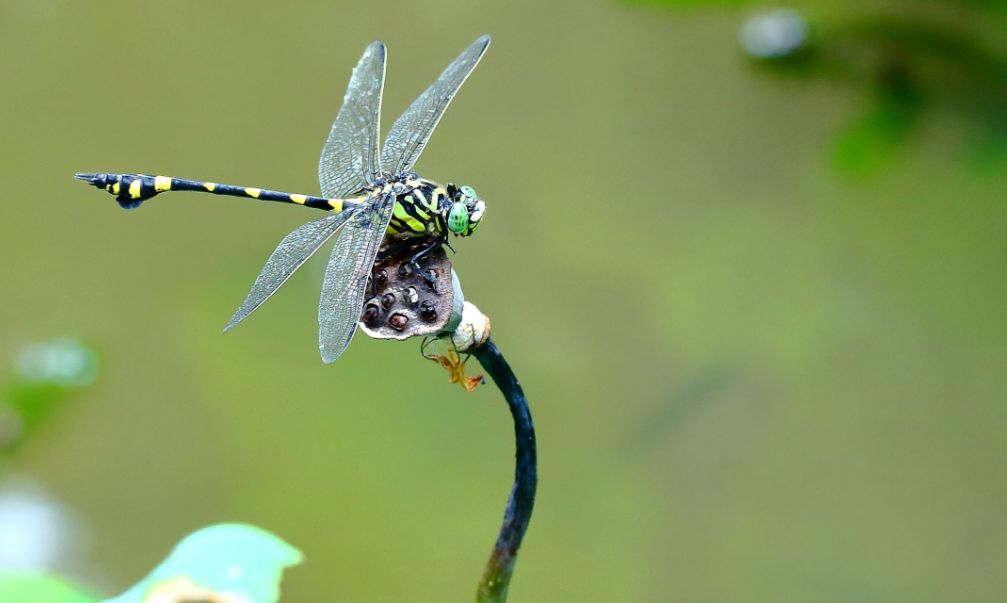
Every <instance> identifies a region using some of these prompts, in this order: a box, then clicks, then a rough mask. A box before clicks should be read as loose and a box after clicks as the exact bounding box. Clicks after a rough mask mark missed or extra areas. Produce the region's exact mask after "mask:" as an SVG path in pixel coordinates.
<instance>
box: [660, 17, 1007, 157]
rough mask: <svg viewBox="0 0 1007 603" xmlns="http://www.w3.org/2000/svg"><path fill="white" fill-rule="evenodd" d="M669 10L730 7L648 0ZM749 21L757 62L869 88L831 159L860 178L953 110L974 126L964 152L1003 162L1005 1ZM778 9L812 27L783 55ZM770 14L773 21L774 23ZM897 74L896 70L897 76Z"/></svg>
mask: <svg viewBox="0 0 1007 603" xmlns="http://www.w3.org/2000/svg"><path fill="white" fill-rule="evenodd" d="M651 1H652V2H654V3H659V4H663V5H666V6H668V7H682V6H699V5H708V6H725V5H728V6H735V5H742V4H747V3H744V2H730V1H724V0H708V1H706V2H704V1H702V0H688V1H680V0H651ZM791 6H793V7H794V8H795V9H797V10H799V11H801V12H800V13H797V11H794V10H789V9H788V10H772V11H766V12H763V13H757V14H754V15H751V16H749V17H748V18H747V20H746V21H745V22H744V24H743V25H742V26H741V38H742V45H743V46H744V47H745V50H746V51H747V52H748V53H749V54H750V55H751V56H752V58H753V59H754V62H755V64H756V65H758V66H760V67H764V68H766V69H768V70H771V71H774V72H775V73H777V74H782V75H787V76H790V77H795V78H802V79H829V80H832V81H838V82H842V83H844V84H845V85H848V86H850V87H852V88H854V89H856V88H861V89H866V91H867V93H868V96H869V98H871V100H870V101H869V104H868V106H867V108H865V109H864V110H863V111H861V112H860V114H859V116H858V117H855V118H853V120H852V122H851V123H850V124H848V125H847V126H846V127H844V128H843V129H842V130H841V131H840V133H839V134H838V137H837V140H836V142H835V144H834V146H833V153H832V156H833V158H834V160H835V165H836V166H837V167H838V168H839V170H840V171H841V172H843V173H845V174H847V175H855V176H862V175H866V174H869V173H872V172H874V171H876V170H878V169H879V168H882V167H884V166H886V165H889V163H890V161H892V160H893V159H894V158H895V157H896V156H898V154H899V151H900V150H901V149H902V148H903V147H905V146H906V144H907V143H908V142H909V141H910V140H911V139H912V134H913V133H914V132H915V131H917V130H918V129H919V128H920V126H921V125H922V124H923V122H924V121H925V120H926V119H927V118H928V117H930V116H932V115H936V114H937V113H938V112H941V111H950V112H953V113H955V114H957V115H959V116H960V117H962V118H963V119H964V120H965V121H967V122H969V123H971V124H974V125H975V128H973V129H974V130H976V131H977V132H978V134H976V135H973V136H972V137H971V140H969V141H968V142H969V147H970V152H969V153H966V157H967V158H975V159H977V163H981V164H984V165H989V164H996V163H1002V162H1004V161H1007V132H1005V130H1004V128H1003V127H1002V125H1001V124H1000V122H1001V121H1002V116H1003V115H1004V114H1007V49H1005V48H1004V46H1003V44H1002V40H1003V39H1007V20H1004V17H1007V10H1005V9H1004V6H1007V5H1005V4H1004V3H1002V2H987V1H983V0H971V1H962V0H944V1H942V2H934V3H931V6H926V7H924V6H922V5H918V4H917V5H914V4H909V5H902V6H898V7H879V6H877V5H876V4H874V3H864V2H853V3H846V4H844V5H842V7H823V6H822V5H820V4H819V3H815V2H807V1H805V2H794V3H792V4H791ZM783 13H793V14H800V15H803V17H801V18H803V19H806V20H807V22H808V26H807V29H808V31H810V32H813V35H809V36H808V37H807V39H805V40H804V41H803V43H802V44H799V45H796V44H795V45H793V46H792V47H790V48H787V51H786V52H766V51H765V49H767V48H772V47H773V44H780V43H781V40H782V36H784V35H785V33H786V30H785V29H784V24H783V23H782V19H781V18H780V17H779V15H780V14H783ZM774 20H775V22H774ZM893 74H894V75H895V76H896V77H895V80H894V81H893V79H892V76H893Z"/></svg>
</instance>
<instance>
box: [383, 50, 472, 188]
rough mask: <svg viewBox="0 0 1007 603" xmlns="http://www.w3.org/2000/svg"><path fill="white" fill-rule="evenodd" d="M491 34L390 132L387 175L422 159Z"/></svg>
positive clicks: (385, 164) (454, 63) (385, 156)
mask: <svg viewBox="0 0 1007 603" xmlns="http://www.w3.org/2000/svg"><path fill="white" fill-rule="evenodd" d="M489 45H490V37H489V36H482V37H480V38H479V39H478V40H476V41H475V42H473V43H472V45H471V46H469V47H468V48H466V49H465V50H464V51H463V52H462V53H461V54H460V55H458V58H456V59H455V60H454V61H452V62H451V64H450V65H448V68H447V69H445V70H444V73H442V74H441V76H440V77H439V78H437V81H436V82H434V83H433V84H431V86H430V87H429V88H427V89H426V91H424V92H423V94H421V95H420V96H419V98H417V99H416V100H415V101H413V104H411V105H409V108H408V109H406V111H405V113H403V114H402V115H401V116H400V117H399V118H398V119H397V120H395V123H394V124H393V125H392V129H391V130H389V131H388V137H387V138H385V146H384V149H382V152H381V169H382V170H383V171H384V172H385V173H386V174H391V175H395V174H400V173H402V172H405V171H408V170H409V169H411V168H412V167H413V165H414V164H415V163H416V160H417V159H419V158H420V153H422V152H423V147H425V146H426V144H427V141H428V140H429V139H430V135H431V134H433V131H434V128H436V127H437V122H439V121H440V120H441V115H443V114H444V110H445V109H447V108H448V105H449V104H450V103H451V99H452V98H454V96H455V93H457V92H458V89H459V88H460V87H461V85H462V84H463V83H465V80H466V79H467V78H468V76H469V74H470V73H472V70H473V69H475V67H476V65H477V64H479V59H480V58H482V56H483V53H484V52H485V51H486V48H487V47H488V46H489Z"/></svg>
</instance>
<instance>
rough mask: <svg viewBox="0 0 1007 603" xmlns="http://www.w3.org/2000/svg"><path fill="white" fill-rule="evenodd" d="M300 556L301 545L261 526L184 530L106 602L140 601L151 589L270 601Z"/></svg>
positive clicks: (153, 591)
mask: <svg viewBox="0 0 1007 603" xmlns="http://www.w3.org/2000/svg"><path fill="white" fill-rule="evenodd" d="M300 561H301V553H300V551H298V550H297V549H295V548H293V547H292V546H290V545H289V544H287V543H286V542H284V541H283V540H281V539H279V538H278V537H276V536H274V535H273V534H271V533H269V532H267V531H265V530H262V529H260V528H257V527H255V526H250V525H244V524H218V525H213V526H209V527H206V528H203V529H201V530H198V531H196V532H193V533H192V534H190V535H188V536H186V537H185V538H184V539H183V540H182V541H181V542H179V543H178V545H176V546H175V548H174V549H173V550H172V551H171V553H170V554H169V555H168V557H167V558H166V559H165V560H164V561H162V562H161V564H160V565H158V566H157V567H156V568H154V570H153V571H152V572H151V573H150V574H149V575H147V577H145V578H144V579H143V580H141V581H140V582H138V583H137V584H136V585H135V586H133V588H131V589H129V590H128V591H127V592H125V593H124V594H122V595H119V596H118V597H114V598H112V599H108V600H107V601H106V602H105V603H144V601H148V600H150V598H151V597H152V596H153V595H154V594H157V595H161V596H169V595H172V596H175V597H181V596H183V595H184V596H187V597H188V598H189V599H193V600H206V601H214V600H217V601H221V602H229V601H233V600H235V599H236V598H239V599H240V600H241V601H248V602H249V603H275V601H277V600H278V599H279V592H280V578H281V576H282V573H283V568H285V567H288V566H291V565H296V564H298V563H300Z"/></svg>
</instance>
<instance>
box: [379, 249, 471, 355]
mask: <svg viewBox="0 0 1007 603" xmlns="http://www.w3.org/2000/svg"><path fill="white" fill-rule="evenodd" d="M429 243H430V241H428V240H422V241H417V242H415V243H413V244H411V245H407V244H403V243H401V242H399V243H392V244H391V245H390V246H389V247H388V248H386V249H383V250H382V252H381V254H379V255H378V261H377V262H376V263H375V264H374V268H373V270H372V271H371V278H370V280H369V282H368V284H367V289H366V293H367V295H368V298H367V299H366V300H365V301H364V306H363V308H364V309H363V312H362V315H361V318H360V328H361V330H362V331H363V332H364V333H367V335H369V336H371V337H375V338H377V339H399V340H401V339H408V338H410V337H415V336H417V335H434V334H437V333H442V332H445V331H452V330H454V328H455V327H456V326H457V325H458V323H459V321H461V317H462V307H463V303H464V298H463V296H462V292H461V285H460V284H459V283H458V278H457V276H456V275H455V273H454V271H453V270H452V269H451V262H450V260H448V257H447V254H446V253H445V252H444V249H443V248H440V247H438V248H436V249H432V250H430V251H429V252H428V253H425V254H424V255H423V256H422V257H420V258H419V259H418V260H416V264H413V258H415V257H416V256H417V254H419V253H420V252H421V251H423V250H424V248H425V247H426V246H427V245H429Z"/></svg>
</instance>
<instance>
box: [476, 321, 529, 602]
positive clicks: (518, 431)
mask: <svg viewBox="0 0 1007 603" xmlns="http://www.w3.org/2000/svg"><path fill="white" fill-rule="evenodd" d="M472 355H473V356H475V357H476V358H478V359H479V363H480V364H482V366H483V369H485V370H486V372H487V373H489V375H490V377H492V378H493V382H494V383H496V385H497V387H498V388H500V391H501V392H502V393H503V395H504V398H506V400H507V405H508V406H509V407H510V412H511V416H512V417H513V418H514V441H515V448H516V453H515V456H516V457H517V458H516V463H515V470H514V486H513V487H512V488H511V493H510V498H509V499H508V501H507V509H506V510H505V511H504V519H503V525H502V526H500V534H499V535H498V536H497V541H496V545H494V547H493V552H492V553H491V554H490V558H489V561H488V562H487V563H486V569H485V570H484V571H483V577H482V580H481V581H480V582H479V591H478V594H477V601H478V602H479V603H503V602H504V601H506V600H507V588H508V586H510V579H511V575H512V574H513V573H514V563H515V562H516V561H517V553H518V548H519V547H520V546H521V539H522V538H524V533H525V530H527V529H528V522H529V521H530V520H531V512H532V507H533V506H534V505H535V487H536V484H537V482H538V469H537V468H536V454H535V426H534V425H533V424H532V420H531V412H530V411H529V410H528V401H527V400H526V399H525V397H524V392H523V391H522V390H521V385H520V384H519V383H518V381H517V377H515V376H514V371H512V370H511V368H510V365H509V364H507V361H506V360H504V357H503V354H501V353H500V349H499V348H497V347H496V345H495V344H494V343H493V342H492V341H489V340H487V341H486V343H484V344H483V345H481V346H479V347H478V348H476V349H475V350H473V351H472Z"/></svg>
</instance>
